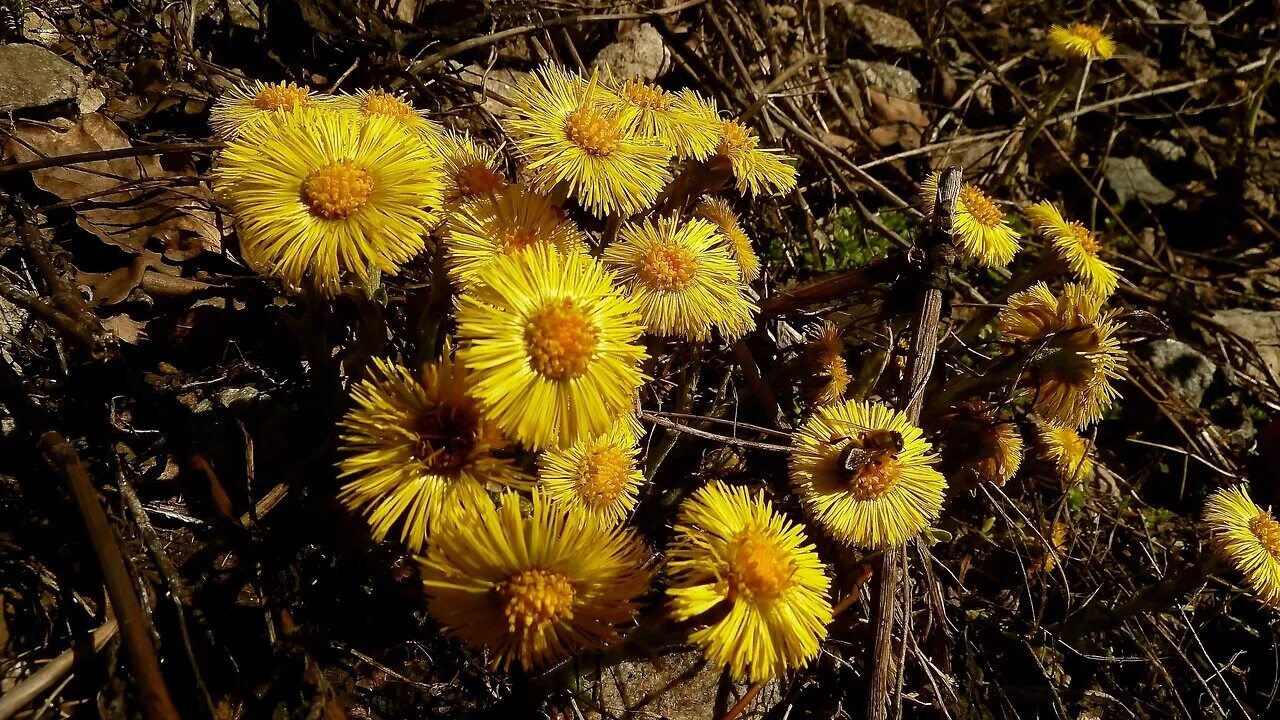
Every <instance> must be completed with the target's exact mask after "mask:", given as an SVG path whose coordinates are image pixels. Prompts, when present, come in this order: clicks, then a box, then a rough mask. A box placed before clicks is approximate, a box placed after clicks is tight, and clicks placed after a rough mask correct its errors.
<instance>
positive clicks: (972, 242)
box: [920, 172, 1019, 267]
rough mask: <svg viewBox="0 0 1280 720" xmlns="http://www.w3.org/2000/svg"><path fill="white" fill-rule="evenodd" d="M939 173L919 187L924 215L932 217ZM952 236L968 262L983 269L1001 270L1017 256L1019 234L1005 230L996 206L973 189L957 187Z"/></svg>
mask: <svg viewBox="0 0 1280 720" xmlns="http://www.w3.org/2000/svg"><path fill="white" fill-rule="evenodd" d="M941 177H942V173H940V172H934V173H930V174H929V176H928V177H927V178H925V181H924V182H923V183H922V184H921V185H920V201H921V203H922V204H923V205H924V214H925V215H931V214H933V206H934V203H935V202H936V201H937V197H938V180H939V179H940V178H941ZM953 222H954V224H953V232H952V237H954V238H955V241H956V244H957V245H958V246H959V248H960V250H961V252H962V253H963V254H964V255H965V257H967V258H969V259H970V260H972V261H974V262H976V263H978V264H979V265H983V266H986V267H1004V266H1006V265H1008V264H1009V263H1010V262H1011V261H1012V260H1013V256H1014V255H1016V254H1017V252H1018V249H1019V245H1018V238H1019V235H1018V233H1017V231H1015V230H1014V229H1013V228H1011V227H1009V223H1008V221H1007V220H1005V216H1004V213H1003V212H1002V211H1001V210H1000V206H998V205H996V203H995V202H994V201H992V199H991V198H990V197H988V196H987V194H986V193H984V192H982V190H979V189H978V188H977V187H976V186H974V185H971V184H969V183H965V184H963V185H961V186H960V195H959V197H957V198H956V214H955V218H954V221H953Z"/></svg>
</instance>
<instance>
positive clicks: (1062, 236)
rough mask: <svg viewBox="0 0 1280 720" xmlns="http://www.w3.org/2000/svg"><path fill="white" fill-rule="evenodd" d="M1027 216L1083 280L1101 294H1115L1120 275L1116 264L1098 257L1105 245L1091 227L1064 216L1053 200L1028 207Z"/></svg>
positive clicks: (1093, 290)
mask: <svg viewBox="0 0 1280 720" xmlns="http://www.w3.org/2000/svg"><path fill="white" fill-rule="evenodd" d="M1027 217H1028V218H1030V219H1031V221H1032V222H1034V223H1035V224H1036V225H1037V226H1038V227H1039V228H1040V232H1042V233H1044V235H1045V237H1047V238H1049V240H1050V241H1051V242H1053V249H1054V250H1055V251H1056V252H1057V253H1058V256H1059V257H1061V258H1062V260H1063V261H1064V262H1065V263H1067V265H1068V267H1070V268H1071V272H1073V273H1075V274H1076V277H1078V278H1080V282H1082V283H1084V284H1085V285H1087V286H1088V287H1089V289H1090V290H1091V291H1092V292H1093V293H1094V294H1095V295H1097V296H1098V297H1100V298H1103V299H1105V298H1108V297H1111V293H1113V292H1115V291H1116V285H1117V284H1119V282H1120V278H1119V276H1118V275H1116V269H1115V268H1114V267H1112V266H1111V265H1109V264H1107V263H1106V262H1105V261H1104V260H1102V259H1101V258H1099V257H1098V252H1099V251H1100V250H1102V245H1101V244H1100V243H1099V242H1098V239H1097V238H1096V237H1095V236H1094V234H1093V233H1092V232H1089V230H1088V228H1086V227H1085V226H1084V225H1082V224H1080V223H1078V222H1076V221H1074V220H1073V221H1070V222H1068V221H1067V220H1065V219H1063V217H1062V213H1060V212H1058V209H1057V208H1056V207H1054V206H1053V204H1052V203H1049V202H1038V203H1036V204H1035V205H1032V206H1031V207H1029V208H1027Z"/></svg>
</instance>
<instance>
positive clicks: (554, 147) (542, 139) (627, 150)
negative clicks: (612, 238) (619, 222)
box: [504, 65, 671, 216]
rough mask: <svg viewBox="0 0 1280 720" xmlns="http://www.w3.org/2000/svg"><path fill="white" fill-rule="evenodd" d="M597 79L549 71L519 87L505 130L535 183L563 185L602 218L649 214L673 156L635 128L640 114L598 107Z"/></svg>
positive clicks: (668, 176) (550, 68)
mask: <svg viewBox="0 0 1280 720" xmlns="http://www.w3.org/2000/svg"><path fill="white" fill-rule="evenodd" d="M600 95H601V93H600V91H599V90H598V89H597V85H596V83H595V79H594V78H593V79H592V81H591V82H586V81H584V80H583V79H582V78H580V77H578V76H576V75H572V74H570V73H568V72H565V71H564V70H561V69H559V68H556V67H554V66H551V65H548V66H544V67H543V68H541V69H540V70H538V71H537V72H536V73H534V74H533V75H532V76H530V78H529V79H528V80H527V81H526V82H523V83H521V84H519V85H518V86H517V87H516V88H515V97H514V98H513V99H514V102H515V106H514V108H513V112H514V114H515V117H514V118H513V119H511V120H509V121H507V122H506V123H505V124H504V126H505V127H506V129H507V131H508V132H509V133H510V134H511V136H512V138H513V140H514V141H515V145H516V147H517V148H519V149H520V151H521V152H522V153H524V155H525V156H526V157H527V158H528V164H527V165H526V168H525V169H526V170H527V171H528V172H529V174H530V184H531V185H533V186H534V187H535V188H536V189H538V190H542V191H550V190H551V189H552V188H553V187H555V186H557V185H560V184H561V183H563V184H564V185H566V186H567V187H568V190H569V194H570V195H572V196H573V197H575V198H577V199H578V202H580V203H581V204H582V205H583V207H585V208H587V210H589V211H591V212H592V213H594V214H595V215H597V216H604V215H610V214H613V215H623V216H626V215H632V214H635V213H637V212H639V211H641V210H644V209H646V208H648V207H649V206H650V205H652V204H653V202H654V200H655V199H657V197H658V193H659V192H661V191H662V188H663V187H665V186H666V184H667V182H668V181H670V179H671V173H670V170H669V168H668V164H669V162H670V160H671V150H669V149H668V148H666V147H665V146H663V145H662V144H661V143H659V142H658V141H657V140H656V139H653V138H643V137H640V136H639V135H637V134H636V133H635V132H634V131H632V129H631V123H632V119H633V117H634V114H635V110H634V109H627V110H614V109H610V108H607V107H605V106H604V105H602V104H601V102H599V99H600Z"/></svg>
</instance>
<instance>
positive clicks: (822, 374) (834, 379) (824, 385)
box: [809, 321, 851, 405]
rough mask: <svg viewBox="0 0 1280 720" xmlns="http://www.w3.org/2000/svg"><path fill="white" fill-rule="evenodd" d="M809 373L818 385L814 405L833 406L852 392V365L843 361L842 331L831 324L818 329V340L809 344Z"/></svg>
mask: <svg viewBox="0 0 1280 720" xmlns="http://www.w3.org/2000/svg"><path fill="white" fill-rule="evenodd" d="M809 357H810V360H811V363H810V364H811V367H810V372H811V374H812V377H813V379H814V381H815V382H816V387H817V389H816V391H815V392H814V394H813V402H814V404H816V405H833V404H835V403H838V402H840V401H842V400H844V393H845V391H846V390H848V389H849V381H850V379H851V378H850V377H849V366H848V364H847V363H846V362H845V359H844V338H843V337H841V333H840V328H838V327H836V325H835V324H834V323H832V322H830V321H826V322H823V323H822V325H820V326H819V327H818V332H817V337H816V338H814V339H813V340H812V341H811V342H810V347H809Z"/></svg>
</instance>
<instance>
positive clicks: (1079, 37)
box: [1048, 23, 1116, 60]
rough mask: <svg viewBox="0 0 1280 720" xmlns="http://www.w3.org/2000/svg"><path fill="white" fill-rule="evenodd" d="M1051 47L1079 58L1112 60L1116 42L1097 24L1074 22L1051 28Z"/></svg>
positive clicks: (1049, 38)
mask: <svg viewBox="0 0 1280 720" xmlns="http://www.w3.org/2000/svg"><path fill="white" fill-rule="evenodd" d="M1048 40H1049V48H1050V49H1052V50H1053V51H1054V52H1055V53H1057V54H1059V55H1063V56H1065V57H1068V58H1074V59H1079V60H1110V59H1111V56H1112V55H1114V54H1115V51H1116V43H1115V41H1114V40H1112V39H1111V37H1110V36H1109V35H1107V34H1106V33H1105V32H1103V31H1102V28H1100V27H1098V26H1097V25H1089V24H1087V23H1073V24H1071V25H1068V26H1066V27H1063V26H1061V25H1052V26H1050V28H1049V37H1048Z"/></svg>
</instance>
